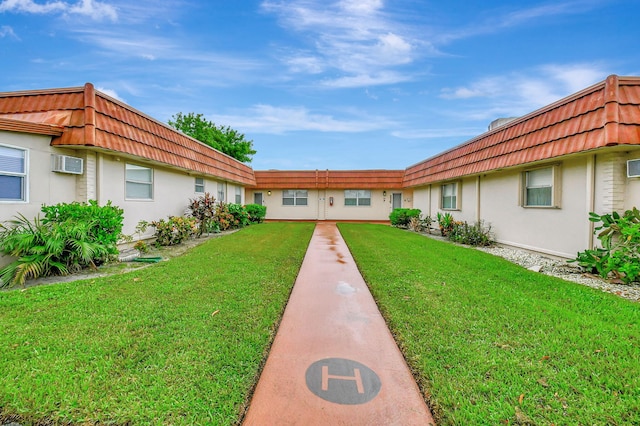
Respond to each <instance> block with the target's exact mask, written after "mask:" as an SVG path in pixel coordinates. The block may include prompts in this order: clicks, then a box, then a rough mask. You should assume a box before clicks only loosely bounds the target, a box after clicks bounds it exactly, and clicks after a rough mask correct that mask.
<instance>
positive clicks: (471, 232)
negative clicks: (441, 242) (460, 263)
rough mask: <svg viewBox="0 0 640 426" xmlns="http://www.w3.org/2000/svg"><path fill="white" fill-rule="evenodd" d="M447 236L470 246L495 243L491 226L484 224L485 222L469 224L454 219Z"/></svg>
mask: <svg viewBox="0 0 640 426" xmlns="http://www.w3.org/2000/svg"><path fill="white" fill-rule="evenodd" d="M447 237H448V238H449V240H451V241H453V242H456V243H460V244H467V245H470V246H490V245H491V244H493V238H492V236H491V226H490V225H489V226H484V223H483V222H476V223H475V224H473V225H469V224H468V223H467V222H455V221H454V222H453V226H452V227H451V230H450V231H449V232H448V234H447Z"/></svg>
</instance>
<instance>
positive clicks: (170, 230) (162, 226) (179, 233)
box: [151, 216, 199, 246]
mask: <svg viewBox="0 0 640 426" xmlns="http://www.w3.org/2000/svg"><path fill="white" fill-rule="evenodd" d="M151 226H153V227H154V228H155V229H156V232H155V234H154V236H155V237H156V245H159V246H173V245H176V244H180V243H181V242H183V241H185V240H187V239H189V238H191V237H193V236H195V235H197V234H198V232H199V230H198V223H197V220H196V219H195V218H193V217H184V216H169V218H168V219H167V220H164V219H160V220H158V221H154V222H151Z"/></svg>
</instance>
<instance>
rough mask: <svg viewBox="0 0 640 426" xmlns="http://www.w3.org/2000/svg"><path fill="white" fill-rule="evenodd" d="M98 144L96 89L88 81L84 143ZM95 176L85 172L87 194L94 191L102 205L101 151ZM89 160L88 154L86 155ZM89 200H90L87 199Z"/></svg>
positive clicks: (97, 155) (85, 98) (86, 85)
mask: <svg viewBox="0 0 640 426" xmlns="http://www.w3.org/2000/svg"><path fill="white" fill-rule="evenodd" d="M95 144H96V91H95V89H94V87H93V84H91V83H86V84H85V85H84V141H83V143H82V145H84V146H92V147H93V146H95ZM95 156H96V159H95V162H96V164H95V167H96V170H95V177H94V181H93V182H90V181H89V176H88V173H87V172H85V177H84V178H85V179H86V185H87V188H86V190H87V194H90V193H92V192H93V194H94V195H95V197H96V201H97V203H98V205H102V200H101V199H100V192H101V191H100V186H101V182H102V161H103V158H102V154H101V153H99V152H96V153H95ZM85 158H87V160H88V156H85ZM89 185H93V186H94V188H93V191H91V190H90V188H89ZM85 201H88V200H85Z"/></svg>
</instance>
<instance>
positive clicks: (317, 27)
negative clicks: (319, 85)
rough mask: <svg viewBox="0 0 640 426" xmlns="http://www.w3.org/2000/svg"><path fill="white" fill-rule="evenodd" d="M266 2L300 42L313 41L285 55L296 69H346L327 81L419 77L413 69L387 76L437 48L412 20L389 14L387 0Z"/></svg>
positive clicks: (386, 80) (341, 84)
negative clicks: (418, 34)
mask: <svg viewBox="0 0 640 426" xmlns="http://www.w3.org/2000/svg"><path fill="white" fill-rule="evenodd" d="M262 7H263V9H264V10H265V11H267V12H270V13H274V14H276V15H277V16H278V18H279V20H280V22H281V25H282V27H284V28H285V29H287V30H290V31H295V32H296V33H297V34H298V35H301V37H298V40H299V41H302V42H304V41H305V40H306V41H307V43H308V46H307V47H308V51H307V52H306V53H305V54H303V55H300V54H299V53H297V52H296V51H292V52H291V53H290V54H289V55H286V54H285V55H284V58H283V62H284V63H285V64H287V65H288V66H289V70H290V71H291V72H294V73H301V72H305V73H309V74H319V73H321V72H332V71H338V72H340V73H341V74H344V76H343V77H340V78H338V79H335V80H334V79H332V80H333V81H335V83H334V84H330V85H327V84H325V86H331V87H359V86H361V85H362V80H363V77H362V76H365V77H367V78H366V79H368V80H369V83H368V84H377V85H381V84H389V83H395V82H397V81H407V80H409V79H411V78H413V77H412V76H410V75H409V74H407V75H405V76H402V77H394V78H392V79H389V78H387V76H389V75H393V74H395V75H397V74H399V73H400V72H401V71H400V69H399V68H400V67H402V66H404V65H407V64H411V63H413V62H415V61H416V60H417V58H418V57H420V56H421V55H423V54H424V50H428V51H431V50H432V49H431V46H430V45H429V43H425V42H422V41H420V40H418V39H416V38H414V37H413V36H412V32H413V31H412V30H411V29H410V28H409V27H408V26H407V25H405V24H403V23H402V22H399V21H397V20H393V19H391V18H389V16H388V15H387V14H385V13H384V2H383V1H382V0H341V1H337V2H336V1H333V2H329V3H327V2H326V1H319V0H294V1H286V2H284V1H264V2H263V3H262ZM424 47H428V49H424ZM303 65H306V66H303ZM376 76H378V77H376ZM380 76H383V77H382V78H380ZM349 83H353V86H349Z"/></svg>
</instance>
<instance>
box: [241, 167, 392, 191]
mask: <svg viewBox="0 0 640 426" xmlns="http://www.w3.org/2000/svg"><path fill="white" fill-rule="evenodd" d="M254 173H255V176H256V187H257V188H260V189H316V188H317V189H328V188H331V189H376V188H388V189H398V188H402V177H403V176H404V170H305V171H295V170H263V171H255V172H254Z"/></svg>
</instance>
